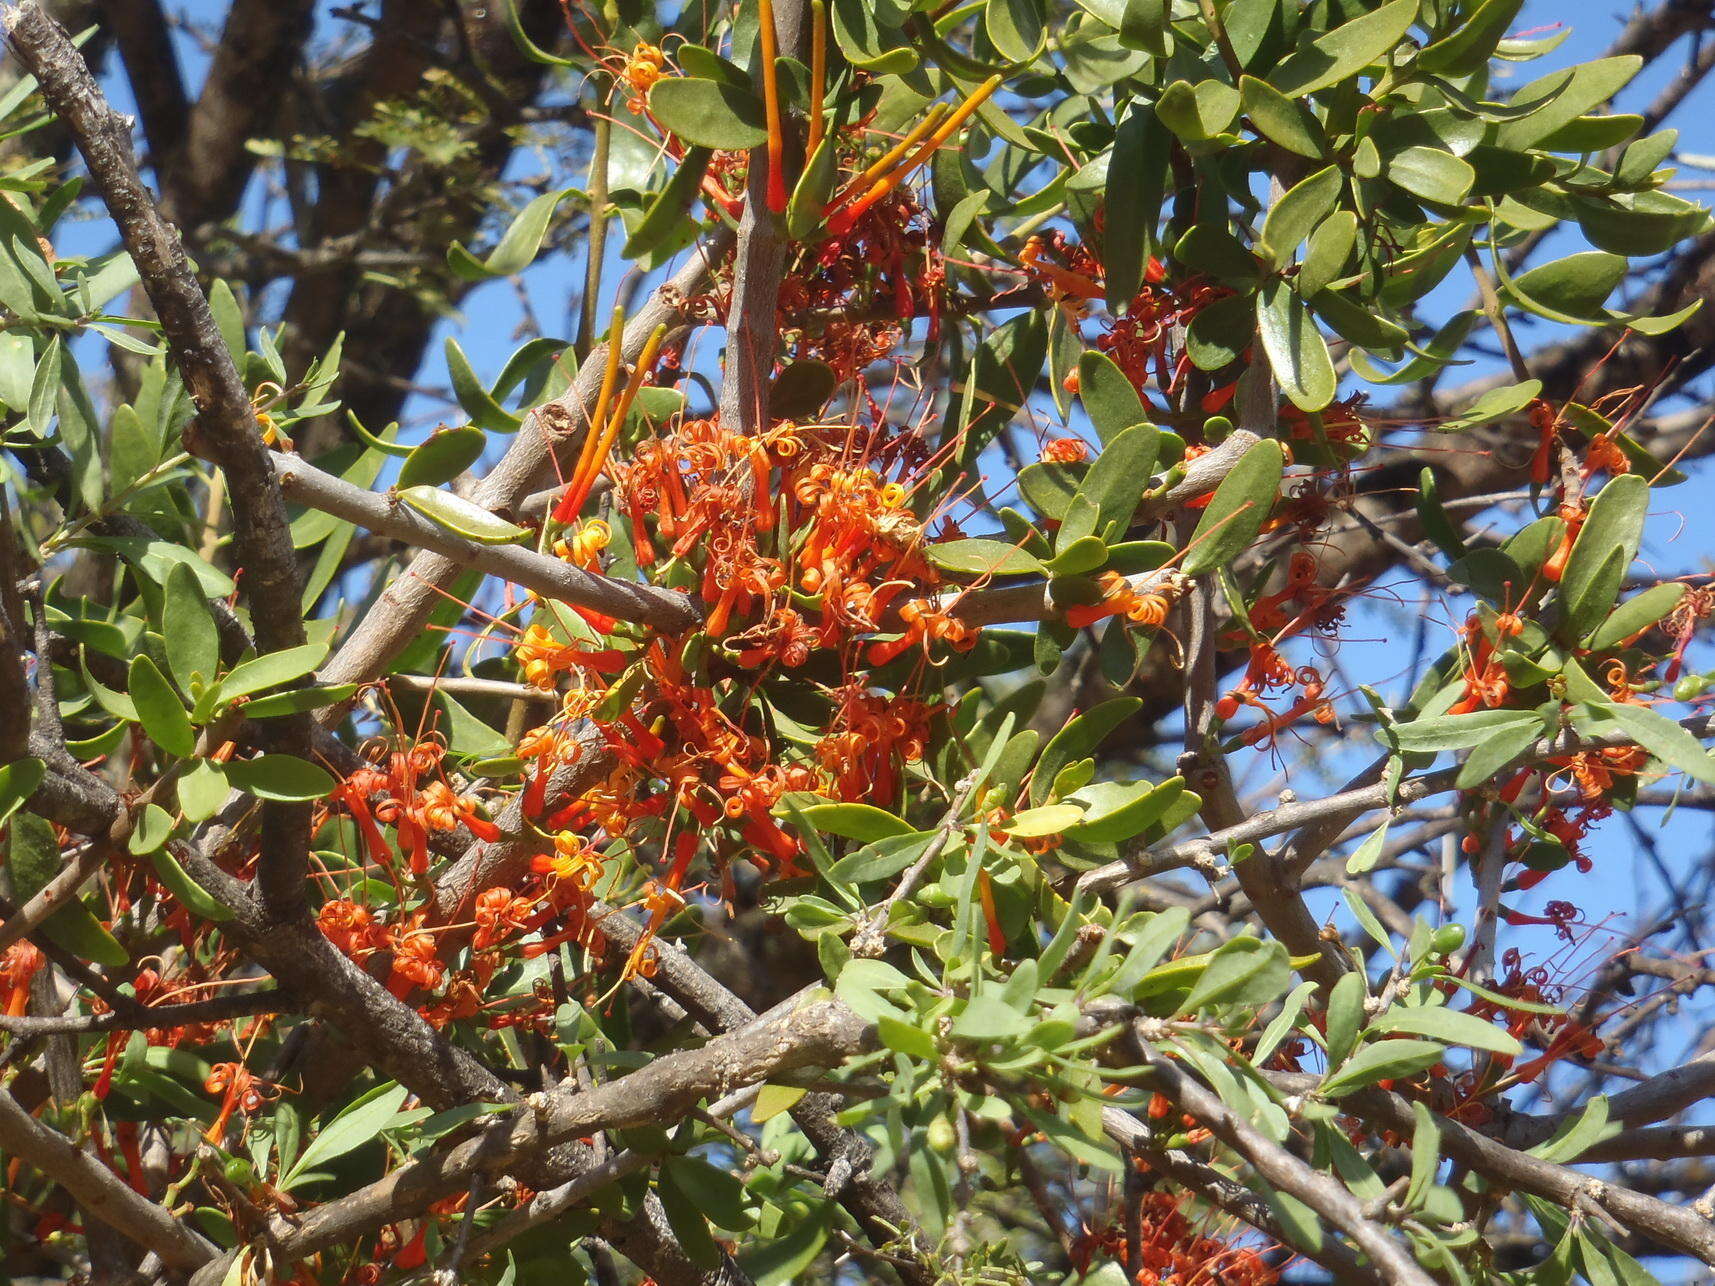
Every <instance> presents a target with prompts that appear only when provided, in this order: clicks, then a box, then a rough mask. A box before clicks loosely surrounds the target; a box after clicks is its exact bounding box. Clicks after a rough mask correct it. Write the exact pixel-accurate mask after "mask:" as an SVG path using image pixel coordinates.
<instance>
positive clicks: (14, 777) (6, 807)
mask: <svg viewBox="0 0 1715 1286" xmlns="http://www.w3.org/2000/svg"><path fill="white" fill-rule="evenodd" d="M47 772H48V766H47V764H45V763H44V762H43V761H42V760H40V759H37V758H35V757H34V756H30V757H28V758H24V759H14V760H13V761H12V762H11V763H9V764H0V822H4V821H5V820H6V819H7V818H8V817H10V816H11V815H12V814H13V813H15V812H17V811H18V810H19V809H20V808H22V807H23V806H24V802H25V801H26V800H28V799H29V798H30V796H31V795H33V794H35V793H36V787H38V786H40V785H41V784H42V778H43V777H45V776H47Z"/></svg>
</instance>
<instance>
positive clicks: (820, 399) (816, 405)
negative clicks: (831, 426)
mask: <svg viewBox="0 0 1715 1286" xmlns="http://www.w3.org/2000/svg"><path fill="white" fill-rule="evenodd" d="M837 388H839V375H838V373H837V372H836V371H835V370H834V368H833V367H831V366H829V365H828V364H827V363H826V362H818V361H816V360H815V359H814V358H808V357H807V358H801V359H799V360H798V361H795V362H788V363H787V364H786V366H785V367H784V368H782V370H781V372H780V374H778V375H776V376H775V377H774V380H773V382H772V383H771V384H770V385H769V386H768V413H769V415H771V416H773V417H774V418H776V419H782V420H807V419H810V418H812V417H814V416H815V415H817V414H818V413H820V411H821V409H822V408H823V407H824V406H825V405H827V402H828V399H829V398H831V397H832V396H833V395H834V391H835V390H836V389H837Z"/></svg>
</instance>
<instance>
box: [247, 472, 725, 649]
mask: <svg viewBox="0 0 1715 1286" xmlns="http://www.w3.org/2000/svg"><path fill="white" fill-rule="evenodd" d="M270 458H271V460H272V463H273V467H274V474H275V477H276V478H278V480H279V484H280V489H281V490H282V491H283V492H285V494H286V495H288V496H290V497H291V498H292V499H293V500H295V501H297V502H298V503H300V504H304V505H308V506H309V507H310V508H312V509H319V510H321V511H322V512H323V513H329V514H332V515H333V516H334V517H336V518H343V519H345V520H346V521H347V522H351V523H356V524H357V525H358V526H359V527H362V528H364V529H366V530H368V531H372V532H375V533H376V534H377V535H382V536H391V537H393V538H394V539H396V540H402V541H405V542H406V543H407V544H410V545H414V546H416V547H417V548H419V549H426V550H430V551H432V552H433V553H435V554H438V555H440V556H441V557H442V558H444V559H446V560H447V561H448V562H450V563H453V564H455V565H456V566H460V567H473V568H475V569H476V570H478V571H481V572H483V573H485V574H487V575H490V576H499V577H501V578H502V579H505V580H509V581H512V582H514V583H516V584H519V585H522V586H524V587H525V588H526V589H529V590H534V591H535V592H536V593H538V594H540V595H542V597H544V598H552V599H557V600H559V601H561V602H565V603H573V604H576V605H577V606H579V607H587V608H589V609H591V610H592V611H597V612H601V613H603V614H604V615H607V616H611V617H614V618H615V619H617V620H622V621H632V622H634V623H636V624H639V625H648V626H653V627H654V628H656V629H659V630H664V631H667V632H669V633H676V632H678V631H680V630H686V629H689V628H691V627H692V626H693V625H695V624H696V623H697V621H698V620H699V619H700V617H701V612H700V611H699V610H698V609H697V607H696V605H695V604H694V603H693V602H692V601H691V600H690V599H689V598H688V597H687V596H685V595H684V594H680V593H677V592H675V591H673V590H667V589H658V588H656V587H655V586H653V585H639V584H634V583H632V582H630V581H621V580H614V579H612V578H611V577H607V576H596V575H592V574H591V573H589V572H586V571H585V570H584V569H583V568H581V567H574V566H573V565H572V564H570V563H567V562H563V561H562V560H560V559H558V558H549V557H547V556H545V555H543V554H538V553H536V552H535V551H534V550H531V549H527V548H525V547H524V546H522V545H485V544H480V543H478V542H477V541H474V540H467V539H465V538H464V537H462V536H460V535H458V534H457V533H456V532H453V531H449V530H448V529H447V528H445V527H443V526H441V525H440V524H439V523H436V522H432V521H430V520H429V519H428V518H426V517H424V516H423V515H422V514H420V513H418V512H417V511H416V510H415V509H412V508H411V507H410V506H409V505H407V504H405V503H404V502H403V501H401V500H400V499H399V498H398V497H397V496H393V495H388V494H383V493H379V492H374V491H366V490H364V489H363V488H362V487H354V486H352V484H351V483H349V482H346V481H344V480H343V479H340V478H336V477H334V476H333V475H332V474H331V473H323V472H322V471H321V470H320V469H318V468H316V467H315V466H314V465H313V464H310V463H308V462H306V461H304V460H302V459H300V458H299V457H298V456H296V455H293V454H291V453H289V452H286V453H277V454H273V455H271V457H270ZM410 575H411V572H410V571H409V570H407V571H406V572H405V573H404V577H405V578H409V577H410Z"/></svg>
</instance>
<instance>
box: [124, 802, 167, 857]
mask: <svg viewBox="0 0 1715 1286" xmlns="http://www.w3.org/2000/svg"><path fill="white" fill-rule="evenodd" d="M172 833H173V817H172V814H171V813H169V812H168V811H167V810H166V809H164V808H162V807H161V806H160V805H159V804H145V805H144V807H143V811H142V812H141V813H139V814H138V815H137V817H136V820H135V824H134V825H133V826H132V828H131V836H130V838H129V839H127V840H126V841H125V847H126V848H127V849H129V850H130V851H131V852H132V853H135V854H136V855H137V856H139V857H141V856H142V855H143V854H145V853H153V852H154V851H155V850H156V849H158V848H160V847H161V845H163V844H165V843H166V842H167V838H168V836H170V835H171V834H172Z"/></svg>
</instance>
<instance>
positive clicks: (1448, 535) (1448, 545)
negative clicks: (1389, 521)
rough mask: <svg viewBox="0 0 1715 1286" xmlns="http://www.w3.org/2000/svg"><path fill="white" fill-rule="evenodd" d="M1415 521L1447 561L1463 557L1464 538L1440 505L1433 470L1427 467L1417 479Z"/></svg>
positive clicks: (1437, 486)
mask: <svg viewBox="0 0 1715 1286" xmlns="http://www.w3.org/2000/svg"><path fill="white" fill-rule="evenodd" d="M1417 521H1418V524H1419V525H1420V526H1421V527H1422V528H1423V534H1424V535H1426V536H1428V537H1429V539H1431V540H1432V541H1434V542H1435V544H1436V547H1437V548H1439V549H1440V550H1441V552H1442V553H1443V554H1445V555H1446V556H1447V557H1448V558H1449V559H1453V560H1455V561H1457V560H1458V559H1461V558H1463V557H1465V554H1466V549H1465V541H1464V538H1463V537H1461V536H1460V535H1459V530H1458V528H1456V527H1455V526H1454V525H1453V522H1452V520H1451V519H1450V518H1448V516H1447V511H1446V509H1444V508H1443V507H1442V505H1441V489H1440V486H1439V485H1438V484H1437V483H1436V481H1435V472H1434V470H1432V469H1431V468H1430V467H1429V466H1428V465H1425V466H1424V467H1423V471H1422V472H1421V473H1420V474H1418V478H1417Z"/></svg>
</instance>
